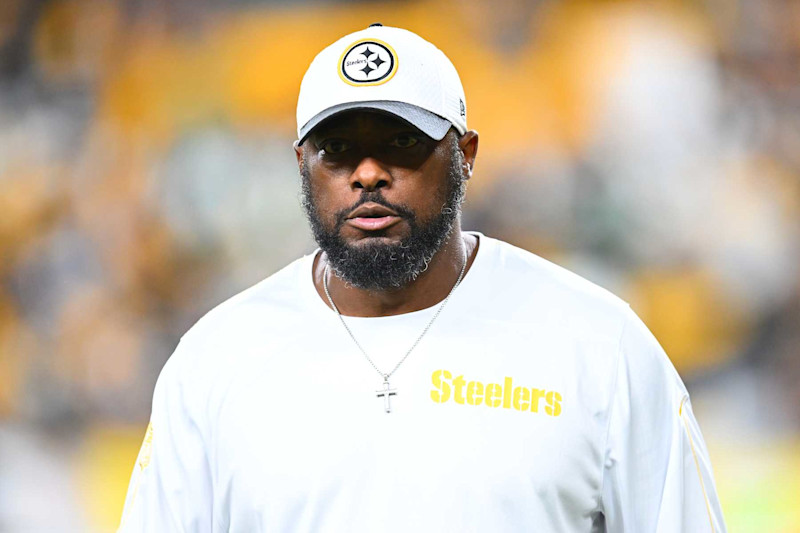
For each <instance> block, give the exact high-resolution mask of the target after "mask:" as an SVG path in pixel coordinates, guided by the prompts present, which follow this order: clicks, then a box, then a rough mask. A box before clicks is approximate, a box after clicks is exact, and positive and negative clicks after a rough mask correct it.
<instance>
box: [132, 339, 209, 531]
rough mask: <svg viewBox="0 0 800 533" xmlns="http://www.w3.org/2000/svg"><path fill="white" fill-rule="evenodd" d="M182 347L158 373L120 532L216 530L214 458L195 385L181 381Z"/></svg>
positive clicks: (182, 376) (184, 377)
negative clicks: (206, 442)
mask: <svg viewBox="0 0 800 533" xmlns="http://www.w3.org/2000/svg"><path fill="white" fill-rule="evenodd" d="M180 350H181V347H180V346H179V347H178V350H176V352H175V354H173V356H172V357H171V358H170V359H169V361H167V364H166V365H165V366H164V369H163V370H162V371H161V375H160V376H159V378H158V382H157V384H156V389H155V393H154V395H153V411H152V415H151V418H150V425H149V426H148V428H147V432H146V434H145V438H144V442H143V444H142V449H141V451H140V452H139V457H138V458H137V460H136V464H135V465H134V468H133V475H132V476H131V481H130V485H129V487H128V495H127V497H126V499H125V508H124V511H123V514H122V522H121V524H120V527H119V530H118V531H119V533H133V532H143V533H144V532H151V531H175V532H179V531H180V532H184V531H185V532H201V533H202V532H208V531H211V521H212V507H213V501H212V490H211V476H210V469H209V463H208V459H207V456H206V449H205V446H204V439H203V435H202V432H201V430H200V426H199V425H198V417H197V416H195V415H194V414H193V413H192V412H191V407H192V406H191V402H190V401H188V400H189V396H190V395H189V393H190V391H189V390H188V388H187V387H186V385H185V384H184V383H183V382H182V381H186V382H187V383H188V382H189V381H190V380H188V379H186V378H187V376H186V375H185V374H183V373H182V371H181V366H180V364H181V361H180V353H179V352H180ZM195 407H197V406H195Z"/></svg>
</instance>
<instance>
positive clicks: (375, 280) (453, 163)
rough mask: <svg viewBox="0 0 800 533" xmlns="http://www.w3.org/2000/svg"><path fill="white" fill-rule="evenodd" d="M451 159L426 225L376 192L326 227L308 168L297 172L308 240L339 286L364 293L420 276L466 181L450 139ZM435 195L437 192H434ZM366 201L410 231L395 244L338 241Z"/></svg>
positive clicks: (447, 228)
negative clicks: (311, 237) (324, 259)
mask: <svg viewBox="0 0 800 533" xmlns="http://www.w3.org/2000/svg"><path fill="white" fill-rule="evenodd" d="M452 139H453V140H452V147H451V154H452V155H451V159H450V165H449V168H448V170H447V178H448V179H447V180H446V183H445V187H444V189H445V190H444V194H443V195H442V196H444V203H443V204H442V209H441V211H440V212H439V213H437V214H436V215H435V216H434V217H433V218H432V219H431V220H430V221H427V222H421V221H419V220H418V218H417V215H416V213H415V212H414V211H413V210H412V209H410V208H409V207H408V206H406V205H402V204H394V203H391V202H388V201H387V200H386V199H385V198H383V195H382V194H381V192H380V190H376V191H372V192H367V191H364V192H362V194H361V197H360V198H359V199H358V201H357V202H356V203H355V204H353V205H352V206H350V207H347V208H345V209H342V210H341V211H339V212H337V213H336V214H335V216H334V220H335V225H334V227H333V228H328V227H326V225H325V224H324V223H323V221H322V219H321V218H320V213H319V211H318V209H317V204H316V202H315V199H314V190H313V186H312V183H311V175H310V173H309V171H308V170H307V169H308V165H303V166H302V168H301V170H300V175H301V177H302V205H303V210H304V211H305V214H306V218H307V219H308V222H309V224H310V226H311V231H312V233H313V235H314V239H315V240H316V241H317V244H318V245H319V247H320V249H321V250H322V251H323V252H325V254H326V255H327V257H328V263H329V265H330V267H331V269H333V271H334V273H335V274H336V276H337V277H338V278H339V279H341V280H343V281H344V282H345V283H348V284H349V285H352V286H353V287H357V288H359V289H366V290H391V289H399V288H401V287H404V286H405V285H407V284H408V283H410V282H412V281H414V280H416V279H417V278H418V277H419V276H420V274H422V273H423V272H425V270H426V269H427V268H428V265H429V264H430V262H431V260H432V259H433V257H434V255H436V252H438V251H439V249H440V248H441V247H442V246H443V245H444V244H445V243H446V242H447V241H448V239H449V237H450V234H451V233H452V231H453V227H454V225H455V222H456V220H458V217H459V215H460V214H461V204H462V203H463V202H464V196H465V193H466V187H467V183H466V180H465V179H464V177H463V175H462V173H461V172H462V171H461V168H462V162H463V153H462V152H461V149H460V148H459V147H458V144H457V142H456V140H455V137H452ZM437 193H439V194H441V191H437ZM367 202H375V203H376V204H380V205H382V206H385V207H387V208H389V209H391V210H393V211H394V212H396V213H397V214H398V215H399V216H400V217H402V218H403V219H404V220H405V221H406V222H407V223H408V225H409V228H410V232H409V234H408V236H407V237H404V238H403V239H401V241H400V242H399V243H394V244H392V243H385V242H367V243H365V244H359V245H352V244H348V243H347V242H346V241H345V240H344V239H343V238H342V237H341V229H342V226H343V225H344V224H345V222H346V221H347V215H348V214H349V213H350V212H352V211H353V210H354V209H356V208H357V207H359V206H360V205H362V204H365V203H367Z"/></svg>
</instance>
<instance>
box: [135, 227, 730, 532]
mask: <svg viewBox="0 0 800 533" xmlns="http://www.w3.org/2000/svg"><path fill="white" fill-rule="evenodd" d="M477 235H478V237H479V240H480V246H479V250H478V254H477V257H476V260H475V262H474V264H473V266H472V267H471V269H470V271H469V272H468V274H467V276H466V277H465V278H464V281H463V282H462V284H461V285H460V286H459V287H458V288H457V289H456V290H455V292H454V293H453V295H452V298H451V299H450V302H449V303H448V305H447V307H446V308H445V309H444V311H443V312H442V313H441V315H440V316H439V317H438V318H437V320H436V321H435V322H434V324H433V325H432V327H431V329H430V330H429V332H428V333H427V334H426V336H425V337H424V338H423V340H422V341H421V342H420V344H419V345H418V346H417V347H416V348H415V349H414V351H413V352H412V353H411V355H410V356H409V358H408V359H407V360H406V361H405V362H404V363H403V364H402V365H401V367H400V368H399V370H398V371H397V372H396V373H395V374H394V375H393V376H392V379H391V386H392V388H393V389H395V390H396V395H393V396H391V397H390V398H389V402H390V403H391V413H387V412H386V410H385V405H386V404H385V402H386V398H385V397H378V396H377V392H378V391H379V390H381V389H383V380H382V378H381V377H380V376H379V375H378V374H377V373H376V372H375V370H374V369H373V368H372V367H371V366H370V364H369V363H368V362H367V361H366V359H365V358H364V357H363V355H362V354H361V352H360V351H359V349H358V348H357V347H356V346H355V344H354V343H353V340H352V339H351V338H350V337H349V335H348V334H347V332H346V331H345V330H344V328H343V327H342V325H341V324H340V323H339V320H338V318H337V316H336V315H335V313H334V312H333V311H332V310H330V309H329V308H328V307H327V306H326V305H325V303H324V302H323V301H322V300H321V299H320V297H319V295H318V294H317V292H316V290H315V288H314V286H313V283H312V277H311V266H312V261H313V256H306V257H304V258H302V259H300V260H298V261H296V262H294V263H292V264H291V265H289V266H288V267H286V268H285V269H283V270H282V271H280V272H278V273H277V274H275V275H273V276H271V277H270V278H268V279H266V280H265V281H263V282H261V283H260V284H258V285H256V286H255V287H253V288H251V289H249V290H247V291H245V292H243V293H241V294H240V295H238V296H236V297H234V298H232V299H231V300H229V301H228V302H226V303H224V304H222V305H221V306H219V307H218V308H217V309H215V310H214V311H212V312H211V313H209V314H208V315H207V316H206V317H204V318H203V319H202V320H200V321H199V322H198V324H197V325H195V327H193V328H192V329H191V330H190V331H189V333H188V334H187V335H185V336H184V338H183V339H182V341H181V343H180V345H179V346H178V348H177V350H176V352H175V353H174V354H173V356H172V357H171V358H170V360H169V361H168V362H167V364H166V366H165V367H164V369H163V371H162V373H161V376H160V378H159V380H158V384H157V385H156V391H155V395H154V399H153V412H152V417H151V425H150V428H149V429H148V431H147V435H146V437H145V443H144V445H143V447H142V451H141V452H140V455H139V458H138V460H137V463H136V465H135V466H134V472H133V476H132V479H131V483H130V488H129V491H128V497H127V500H126V503H125V511H124V514H123V520H122V524H121V527H120V531H121V532H124V533H129V532H162V531H163V532H171V531H176V532H178V531H185V532H223V531H224V532H228V531H229V532H242V533H244V532H247V533H255V532H267V531H276V532H284V531H298V532H327V531H332V532H336V531H348V532H360V531H372V532H374V531H381V532H394V531H397V532H400V531H403V532H407V531H437V532H442V531H452V532H469V531H481V532H485V531H491V532H493V533H496V532H504V531H508V532H512V531H514V532H517V531H554V532H556V531H558V532H562V531H563V532H566V531H569V532H589V531H611V532H622V531H627V532H632V533H644V532H656V531H658V532H690V533H694V532H720V531H725V525H724V522H723V518H722V512H721V509H720V505H719V501H718V499H717V495H716V490H715V487H714V481H713V477H712V473H711V466H710V463H709V459H708V453H707V451H706V448H705V444H704V442H703V438H702V436H701V434H700V430H699V428H698V426H697V422H696V421H695V418H694V416H693V414H692V409H691V403H690V401H689V396H688V394H687V392H686V389H685V387H684V385H683V383H682V382H681V380H680V378H679V377H678V375H677V373H676V372H675V370H674V368H673V367H672V365H671V363H670V362H669V360H668V358H667V357H666V355H665V354H664V352H663V351H662V349H661V348H660V346H659V345H658V343H657V342H656V340H655V339H654V338H653V336H652V335H651V334H650V332H649V331H648V330H647V329H646V327H645V326H644V325H643V324H642V323H641V321H640V320H639V319H638V318H637V317H636V316H635V315H634V313H633V312H632V311H631V310H630V308H629V307H628V306H627V305H626V304H625V303H624V302H622V301H620V300H619V299H617V298H616V297H614V296H613V295H611V294H610V293H608V292H606V291H605V290H603V289H600V288H598V287H596V286H595V285H592V284H591V283H589V282H588V281H586V280H584V279H582V278H580V277H578V276H576V275H574V274H572V273H569V272H567V271H566V270H564V269H562V268H560V267H557V266H555V265H553V264H551V263H549V262H547V261H545V260H543V259H541V258H539V257H537V256H535V255H533V254H530V253H528V252H525V251H522V250H520V249H518V248H514V247H512V246H510V245H508V244H506V243H503V242H501V241H497V240H494V239H491V238H488V237H485V236H483V235H480V234H477ZM436 308H437V306H434V307H432V308H429V309H424V310H421V311H417V312H413V313H408V314H403V315H397V316H391V317H378V318H355V317H346V320H347V323H348V325H349V327H350V328H351V330H352V331H353V334H354V335H355V336H356V338H357V339H358V340H359V342H360V343H361V345H362V346H363V347H364V348H365V350H366V351H367V353H368V354H369V355H370V357H372V359H373V360H374V361H375V363H376V364H377V366H378V368H381V369H383V371H384V372H386V371H389V370H391V369H392V368H393V367H394V365H395V364H396V363H397V361H399V360H400V359H401V358H402V357H403V355H404V354H405V353H406V351H407V350H408V348H409V347H410V346H411V344H412V343H413V342H414V340H415V339H416V338H417V336H418V335H419V334H420V332H421V331H422V329H423V328H424V327H425V325H426V324H427V323H428V322H429V320H430V319H431V317H432V316H433V313H435V311H436Z"/></svg>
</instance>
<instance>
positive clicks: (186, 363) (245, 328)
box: [170, 255, 313, 374]
mask: <svg viewBox="0 0 800 533" xmlns="http://www.w3.org/2000/svg"><path fill="white" fill-rule="evenodd" d="M312 260H313V257H312V256H310V255H309V256H304V257H302V258H299V259H297V260H296V261H294V262H292V263H290V264H289V265H287V266H286V267H284V268H283V269H281V270H279V271H278V272H276V273H274V274H272V275H271V276H269V277H268V278H266V279H264V280H262V281H261V282H259V283H257V284H255V285H253V286H252V287H250V288H248V289H245V290H244V291H242V292H240V293H238V294H236V295H235V296H232V297H231V298H229V299H228V300H226V301H224V302H222V303H221V304H219V305H217V306H216V307H215V308H213V309H212V310H211V311H209V312H208V313H206V314H205V315H204V316H203V317H202V318H200V319H199V320H198V321H197V322H196V323H195V324H194V325H193V326H192V327H191V328H190V329H189V330H188V331H187V332H186V333H185V334H184V335H183V336H182V337H181V340H180V342H179V344H178V347H177V349H176V350H175V352H174V353H173V355H172V356H171V357H170V362H172V364H173V365H175V366H176V367H182V368H184V369H187V368H194V369H196V370H197V371H198V372H199V371H200V370H201V369H205V370H207V371H208V370H210V371H211V372H212V373H214V372H216V371H217V370H215V369H219V368H220V366H223V367H224V366H228V365H229V364H230V363H232V362H233V361H234V360H236V359H237V358H240V357H246V356H247V355H248V354H251V352H253V351H254V350H255V349H266V348H268V347H270V346H271V345H273V344H274V343H277V342H280V341H281V339H283V338H285V337H286V335H290V334H291V331H292V330H293V328H298V327H300V326H301V324H302V323H303V320H301V315H305V314H307V313H306V311H307V308H308V299H307V298H305V297H304V295H303V288H304V287H303V285H302V274H303V272H305V271H306V267H308V271H307V272H308V276H309V283H310V277H311V270H310V268H311V267H310V264H311V261H312ZM176 372H177V371H176ZM180 373H181V374H183V373H185V372H180Z"/></svg>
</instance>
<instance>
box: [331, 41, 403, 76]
mask: <svg viewBox="0 0 800 533" xmlns="http://www.w3.org/2000/svg"><path fill="white" fill-rule="evenodd" d="M395 72H397V54H396V53H395V51H394V50H393V49H392V47H391V46H389V45H388V44H386V43H384V42H382V41H379V40H377V39H364V40H361V41H358V42H356V43H353V44H351V45H350V46H349V47H348V48H347V49H346V50H345V52H344V54H342V57H341V59H340V60H339V77H340V78H342V81H344V82H345V83H349V84H350V85H355V86H360V85H380V84H382V83H386V82H387V81H389V80H390V79H392V76H394V74H395Z"/></svg>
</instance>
